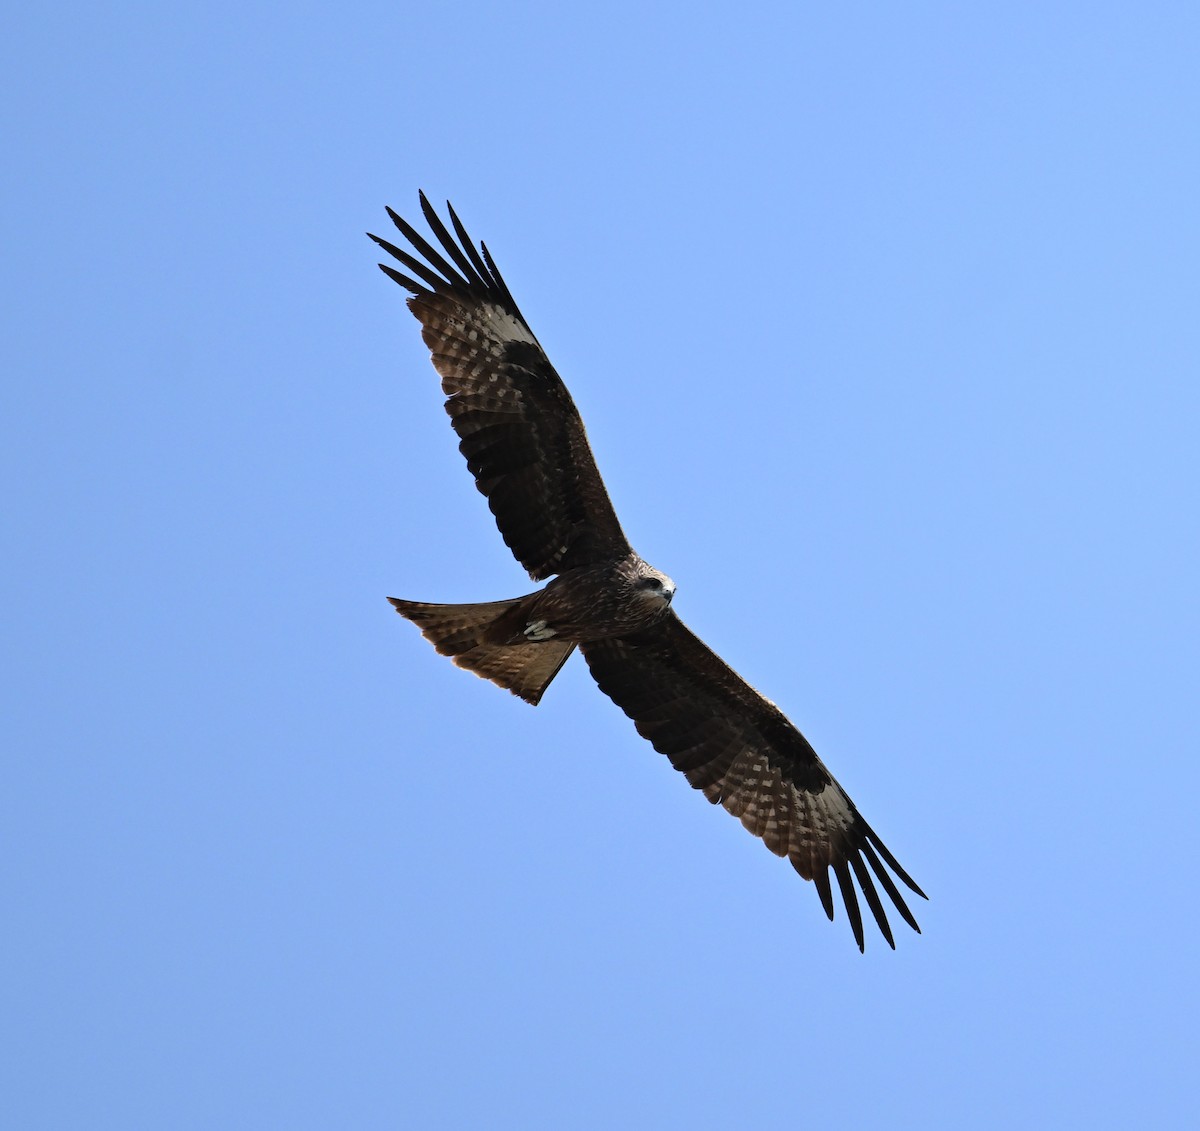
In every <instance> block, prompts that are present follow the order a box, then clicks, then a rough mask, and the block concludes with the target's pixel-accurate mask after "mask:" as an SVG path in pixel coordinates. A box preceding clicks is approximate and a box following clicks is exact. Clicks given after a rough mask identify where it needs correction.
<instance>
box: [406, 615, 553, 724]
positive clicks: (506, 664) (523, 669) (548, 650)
mask: <svg viewBox="0 0 1200 1131" xmlns="http://www.w3.org/2000/svg"><path fill="white" fill-rule="evenodd" d="M527 599H528V598H525V597H514V598H513V599H512V600H511V601H483V602H481V603H479V604H475V605H432V604H429V603H427V602H424V601H402V600H400V599H399V598H398V597H389V598H388V600H389V601H391V603H392V605H393V606H394V607H395V609H396V612H398V613H399V614H400V615H401V616H402V617H405V618H407V619H408V620H410V621H412V622H413V624H415V625H416V626H417V627H418V628H419V629H420V630H421V634H422V635H423V636H424V637H425V639H426V640H428V641H429V642H430V643H431V644H432V645H433V646H434V647H435V648H436V649H437V650H438V651H439V652H441V654H442V655H443V656H449V657H450V658H451V659H452V660H453V661H454V662H455V663H456V664H457V665H458V666H459V667H460V668H466V669H467V671H471V672H474V673H475V674H476V675H478V676H482V677H483V678H484V679H490V680H491V681H492V683H495V684H499V685H500V686H501V687H503V688H506V689H507V690H509V691H511V692H512V693H513V694H514V695H519V696H520V697H521V698H522V699H524V700H525V702H526V703H533V704H535V705H536V704H537V703H538V701H539V700H540V699H541V697H542V693H543V692H544V691H545V690H546V688H547V687H548V686H549V685H550V681H551V680H552V679H553V678H554V677H555V676H556V675H558V669H559V668H561V667H562V666H563V664H565V663H566V662H567V657H568V656H569V655H570V654H571V651H572V649H574V647H575V645H574V644H573V643H570V642H563V641H558V640H544V641H542V642H540V643H532V642H530V641H529V640H527V639H525V637H524V636H523V635H522V633H521V627H522V625H520V624H517V623H516V622H517V621H523V619H524V618H523V617H521V615H520V610H519V609H518V606H519V605H520V604H521V603H522V602H523V601H526V600H527ZM506 614H507V616H506ZM514 629H515V631H514ZM497 641H508V642H507V643H497ZM513 641H519V643H515V642H513Z"/></svg>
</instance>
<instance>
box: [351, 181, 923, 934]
mask: <svg viewBox="0 0 1200 1131" xmlns="http://www.w3.org/2000/svg"><path fill="white" fill-rule="evenodd" d="M447 209H448V212H449V219H450V224H451V226H452V228H453V233H452V232H451V231H450V229H448V228H447V226H446V224H445V223H444V222H443V221H442V219H441V218H440V217H439V216H438V214H437V212H436V211H435V210H434V209H433V208H432V207H431V206H430V204H429V201H428V200H426V198H425V195H424V194H423V193H422V194H421V210H422V212H423V213H424V214H425V219H426V221H427V222H428V224H429V227H430V229H431V231H432V233H433V237H434V239H435V240H436V242H437V244H438V245H440V250H439V248H438V247H436V246H434V244H433V243H431V242H429V241H428V240H426V239H425V238H424V237H423V236H422V235H421V234H420V233H419V232H418V231H417V230H416V229H415V228H414V227H413V226H412V225H411V224H409V223H408V222H407V221H405V220H404V219H402V218H401V217H400V216H398V215H396V213H395V212H393V211H392V210H391V209H390V208H389V209H388V215H389V216H390V217H391V218H392V222H393V223H394V224H395V225H396V227H397V228H398V229H399V230H400V233H401V234H402V235H403V237H404V239H405V240H406V241H407V243H408V245H409V248H410V250H405V249H403V248H400V247H396V246H395V245H393V244H391V243H388V241H387V240H383V239H380V238H379V237H378V236H371V238H372V239H373V240H374V241H375V242H376V243H377V244H378V245H379V246H380V247H381V248H383V250H384V251H386V252H387V253H388V254H389V255H391V256H393V257H394V258H395V259H396V260H397V261H398V262H399V264H400V266H401V267H402V268H403V270H396V269H395V268H394V267H391V266H388V265H385V264H382V263H381V264H380V267H381V268H382V270H383V271H384V272H385V273H386V274H387V275H388V276H389V277H390V278H392V279H394V280H395V281H396V282H397V283H399V284H400V286H402V287H403V288H404V289H405V290H407V291H409V292H410V294H411V296H412V297H411V298H409V299H408V306H409V309H410V310H412V312H413V314H414V315H416V317H417V320H418V321H419V322H420V323H421V328H422V336H423V337H424V339H425V344H426V345H427V346H428V347H429V349H430V350H431V351H432V354H433V366H434V368H435V369H436V370H437V372H438V374H439V375H440V376H441V379H442V389H443V391H444V392H445V393H446V411H447V412H448V413H449V414H450V422H451V424H452V425H453V427H454V430H455V432H457V433H458V437H459V445H458V446H459V450H460V451H461V452H462V454H463V455H464V456H465V457H466V460H467V466H468V467H469V468H470V470H471V474H472V475H474V477H475V483H476V486H477V487H478V488H479V490H480V491H481V492H482V493H483V495H484V496H485V497H486V498H487V500H488V505H489V506H490V507H491V510H492V513H493V515H495V518H496V525H497V526H498V527H499V529H500V533H501V535H502V536H503V538H504V541H505V543H507V545H508V547H509V549H510V550H512V552H513V555H514V556H515V557H516V559H517V560H518V561H519V562H520V563H521V565H522V566H524V567H525V569H526V570H528V571H529V576H530V577H531V578H533V579H534V580H537V581H544V580H546V579H547V578H549V579H551V580H550V581H549V584H547V585H546V586H545V587H543V588H542V589H539V590H537V591H536V592H534V593H530V594H528V595H527V596H524V597H515V598H513V599H511V600H507V601H485V602H482V603H479V604H468V605H435V604H429V603H426V602H422V601H404V600H398V599H396V598H390V600H391V602H392V604H393V605H394V606H395V608H396V611H397V612H399V613H400V614H401V616H404V617H406V618H407V619H408V620H410V621H412V622H413V623H414V624H416V625H417V626H418V627H419V628H420V630H421V632H422V633H423V634H424V636H425V638H426V639H427V640H429V641H430V642H431V643H432V644H433V645H434V647H435V648H436V649H437V650H438V651H439V652H441V653H442V654H443V655H445V656H449V657H450V658H451V659H452V660H453V661H454V662H455V663H456V664H457V665H458V666H459V667H462V668H466V669H467V670H468V671H472V672H475V674H476V675H480V676H482V677H483V678H484V679H488V680H491V681H492V682H493V683H496V684H499V686H501V687H504V688H507V689H508V690H509V691H511V692H512V693H513V694H514V695H518V696H520V697H521V698H522V699H524V700H525V701H526V702H527V703H532V704H536V703H537V702H538V701H539V700H540V699H541V697H542V694H543V692H545V690H546V687H547V686H548V685H549V683H550V681H551V680H553V679H554V677H555V675H556V674H557V673H558V670H559V669H560V668H561V667H562V666H563V664H564V663H566V661H567V658H568V657H569V656H570V655H571V653H572V652H573V651H574V650H575V649H576V648H578V649H579V651H580V652H581V653H582V654H583V658H584V660H585V661H586V662H587V665H588V668H589V669H590V670H591V673H592V676H593V677H594V678H595V680H596V683H597V684H599V686H600V690H601V691H603V692H604V693H605V694H606V695H607V696H609V698H611V699H612V700H613V702H615V703H616V704H617V706H618V707H620V708H621V710H623V711H624V712H625V713H626V714H627V715H628V716H629V717H630V718H631V719H632V720H633V722H634V725H635V726H636V727H637V730H638V733H639V734H641V735H642V736H643V737H644V738H647V739H649V740H650V742H651V744H652V745H653V746H654V748H655V749H656V750H658V751H659V752H660V753H662V754H665V755H666V756H667V757H668V758H669V759H670V760H671V764H672V765H673V766H674V767H675V769H677V770H679V771H680V772H681V773H682V774H683V775H684V777H686V778H687V780H688V782H689V783H690V784H691V785H692V786H693V787H694V788H695V789H698V790H701V791H702V792H703V793H704V796H705V797H707V798H708V800H709V801H711V802H712V803H714V804H717V803H719V804H721V805H722V806H724V808H725V809H727V810H728V811H729V812H730V813H732V814H733V815H734V816H735V817H740V818H741V821H742V824H743V825H745V826H746V828H747V829H749V830H750V832H751V833H753V834H754V835H755V836H757V837H761V838H762V840H763V841H764V843H765V844H766V846H767V847H768V848H769V849H770V850H771V851H772V852H774V853H775V854H776V855H777V856H786V857H787V858H788V860H790V861H791V863H792V867H794V868H795V869H796V871H797V872H799V873H800V875H801V876H803V877H804V879H806V880H812V882H813V884H814V886H815V887H816V889H817V894H818V895H819V896H820V898H821V904H822V906H823V907H824V909H825V914H826V915H827V916H828V917H829V918H830V919H833V916H834V902H833V891H832V887H831V884H830V877H829V873H830V871H832V872H833V878H834V880H835V881H836V883H837V886H838V888H839V890H840V892H841V897H842V902H843V904H844V905H845V909H846V916H847V918H848V919H849V921H850V926H851V929H852V930H853V932H854V938H855V941H856V942H857V943H858V948H859V950H862V949H863V946H864V942H863V919H862V913H861V911H860V908H859V899H858V891H857V890H856V888H855V881H857V888H858V890H861V892H862V895H863V897H864V898H865V900H866V902H867V906H868V907H869V908H870V911H871V914H872V916H873V917H874V919H875V922H876V923H877V924H878V926H879V930H880V931H881V932H882V934H883V937H884V938H885V939H886V940H887V942H888V944H889V945H890V946H891V947H892V948H893V949H895V945H896V944H895V941H894V939H893V938H892V930H891V927H890V926H889V924H888V919H887V914H886V912H885V909H884V901H883V899H882V898H880V894H879V889H880V888H882V890H883V893H884V894H885V895H886V896H887V898H888V899H889V900H890V901H891V902H892V904H893V905H894V906H895V909H896V910H897V911H898V912H899V913H900V916H901V918H902V919H904V921H905V922H906V923H907V924H908V925H909V926H910V927H912V929H913V930H914V931H918V932H919V931H920V928H919V927H918V926H917V921H916V919H914V918H913V915H912V912H911V911H910V910H909V909H908V906H907V905H906V904H905V902H904V897H903V896H902V895H901V893H900V890H899V887H898V886H897V884H896V882H895V880H894V879H893V878H892V874H894V875H895V876H896V878H897V879H899V880H900V882H901V883H902V884H904V885H905V886H906V887H908V888H910V889H911V890H912V891H913V892H915V893H916V894H917V895H920V896H922V897H923V898H924V894H925V893H924V892H922V891H921V889H920V888H919V887H917V885H916V884H915V883H914V882H913V880H912V879H911V878H910V877H909V875H908V873H907V872H905V871H904V869H903V868H901V867H900V865H899V863H897V861H896V858H895V857H894V856H893V855H892V854H891V852H889V851H888V849H887V848H886V847H885V846H884V844H883V842H882V841H881V840H880V839H879V837H878V835H877V834H876V833H875V831H874V829H872V828H871V826H870V825H868V824H867V822H866V821H865V820H863V818H862V816H861V815H860V814H859V812H858V810H857V809H856V808H855V806H854V803H853V802H852V801H851V800H850V798H849V797H848V796H847V795H846V792H845V790H843V789H842V787H841V786H840V785H838V783H837V781H836V780H835V779H834V777H833V775H832V774H830V772H829V771H828V770H827V769H826V768H825V764H824V763H823V762H822V761H821V759H820V758H818V757H817V754H816V751H814V750H813V748H812V746H810V745H809V743H808V741H807V739H805V737H804V736H803V735H802V734H801V733H800V731H799V730H797V729H796V727H795V726H793V725H792V723H791V722H790V721H789V720H788V719H787V718H786V717H785V715H784V714H783V712H782V711H780V709H779V708H778V707H777V706H775V704H774V703H772V702H771V701H770V700H769V699H767V698H765V697H764V696H763V695H761V694H759V692H757V691H755V690H754V688H752V687H751V686H750V685H749V684H748V683H746V681H745V680H743V679H742V678H741V677H740V676H739V675H738V674H737V673H736V672H735V671H733V670H732V669H731V668H730V667H729V666H728V665H727V664H726V663H725V662H724V661H723V660H722V659H721V658H720V657H719V656H718V655H717V654H716V653H715V652H713V651H712V650H711V649H710V648H709V647H708V646H707V645H706V644H704V643H703V642H702V641H701V640H699V639H698V638H697V637H696V636H695V635H694V634H693V633H691V632H690V631H689V630H688V629H687V627H686V626H685V625H684V623H683V621H681V620H680V619H679V617H678V616H676V615H675V611H674V609H673V608H672V598H673V597H674V596H675V583H674V582H673V581H672V580H671V579H670V578H669V577H668V576H667V575H666V574H665V573H662V572H661V571H659V570H657V569H655V568H654V567H653V566H651V565H650V564H649V563H648V562H645V561H643V560H642V558H641V557H639V556H638V554H637V553H636V552H635V551H634V549H633V548H632V547H631V546H630V544H629V541H628V540H627V539H626V537H625V534H624V532H623V531H622V529H621V524H620V523H619V522H618V521H617V516H616V512H615V511H614V510H613V506H612V503H611V502H610V501H609V498H608V492H607V491H606V490H605V488H604V482H603V480H601V478H600V472H599V471H598V470H597V468H596V463H595V460H594V459H593V458H592V451H591V448H590V447H589V446H588V441H587V436H586V434H585V432H584V428H583V421H582V420H581V419H580V416H579V412H578V410H577V409H576V408H575V404H574V402H573V401H572V400H571V395H570V394H569V393H568V392H567V387H566V385H564V384H563V381H562V378H560V377H559V375H558V373H557V372H555V369H554V366H552V365H551V364H550V360H549V359H548V358H547V357H546V354H545V353H544V352H543V350H542V347H541V346H540V345H539V344H538V340H537V338H536V337H535V336H534V333H533V331H532V330H531V329H530V328H529V324H528V323H527V322H526V321H525V318H524V316H523V315H522V314H521V311H520V310H519V309H518V307H517V304H516V303H515V302H514V301H513V297H512V294H511V293H510V292H509V289H508V287H507V285H506V284H505V282H504V280H503V278H501V276H500V272H499V271H498V270H497V269H496V265H495V263H494V262H493V261H492V257H491V256H490V255H489V254H488V250H487V247H486V245H484V244H480V245H479V247H478V248H477V247H476V246H475V244H474V243H473V242H472V240H471V238H470V237H469V236H468V235H467V232H466V229H465V228H464V227H463V225H462V222H461V221H460V220H459V218H458V216H457V215H456V214H455V212H454V209H453V208H451V207H450V206H449V205H447ZM889 869H890V873H889ZM877 884H878V887H877V886H876V885H877Z"/></svg>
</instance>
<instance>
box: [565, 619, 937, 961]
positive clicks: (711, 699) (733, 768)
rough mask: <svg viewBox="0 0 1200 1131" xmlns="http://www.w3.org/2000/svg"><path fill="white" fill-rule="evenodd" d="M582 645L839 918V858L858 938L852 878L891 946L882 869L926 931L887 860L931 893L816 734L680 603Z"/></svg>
mask: <svg viewBox="0 0 1200 1131" xmlns="http://www.w3.org/2000/svg"><path fill="white" fill-rule="evenodd" d="M580 651H581V652H582V653H583V655H584V658H585V659H586V660H587V663H588V667H589V668H591V672H592V676H593V677H594V678H595V680H596V682H597V683H598V684H599V685H600V690H601V691H603V692H604V693H605V694H606V695H607V696H609V698H611V699H612V700H613V702H615V703H616V704H617V706H619V707H620V708H621V709H622V710H623V711H624V712H625V713H626V714H627V715H628V716H629V717H630V718H631V719H633V721H634V723H635V724H636V725H637V729H638V733H639V734H641V735H642V736H643V737H644V738H648V739H649V740H650V742H651V743H652V744H653V746H654V748H655V749H656V750H658V751H659V752H660V753H662V754H665V755H666V756H667V757H668V758H670V760H671V764H672V765H673V766H674V767H675V768H676V769H677V770H680V771H681V772H682V773H683V774H684V776H685V777H686V778H687V780H688V781H689V782H690V783H691V784H692V785H693V786H694V787H695V788H696V789H699V790H702V791H703V792H704V795H705V797H707V798H708V799H709V801H711V802H713V804H716V803H717V802H720V803H721V805H723V806H724V807H725V808H726V809H728V810H729V812H730V813H732V814H733V815H734V816H735V817H740V818H741V820H742V824H743V825H745V826H746V828H747V829H749V830H750V832H752V833H753V834H754V835H755V836H757V837H761V838H762V839H763V841H764V842H765V843H766V845H767V847H768V848H769V849H770V850H771V851H772V852H774V853H775V854H776V855H777V856H786V857H787V858H788V859H789V860H790V861H791V862H792V866H793V867H794V868H795V869H796V871H797V872H799V873H800V875H802V876H803V877H804V878H805V879H806V880H812V881H813V883H814V884H815V885H816V888H817V892H818V893H819V895H820V897H821V904H822V906H823V907H824V908H825V914H826V915H828V916H829V918H830V919H832V918H833V892H832V889H831V886H830V882H829V872H830V870H831V869H832V871H833V875H834V879H835V880H836V881H837V885H838V888H839V889H840V890H841V895H842V902H843V903H844V904H845V907H846V915H847V917H848V918H849V920H850V926H851V928H852V929H853V931H854V938H855V940H856V941H857V943H858V948H859V950H862V949H863V946H864V941H863V921H862V913H861V911H860V909H859V903H858V894H857V892H856V891H855V880H857V882H858V887H859V889H861V891H862V894H863V896H864V897H865V899H866V901H867V906H868V907H869V908H870V909H871V913H872V915H873V916H874V918H875V922H876V923H878V924H879V929H880V931H882V932H883V937H884V938H885V939H887V941H888V944H889V945H890V946H891V947H892V948H893V949H895V946H896V944H895V940H894V939H893V938H892V930H891V927H890V926H889V925H888V920H887V914H886V913H885V911H884V905H883V900H882V899H880V897H879V892H878V889H877V888H876V886H875V881H876V880H877V881H878V883H879V886H880V887H881V888H883V890H884V892H885V893H886V894H887V896H888V898H889V899H890V900H891V902H892V903H893V904H894V905H895V907H896V910H897V911H899V912H900V915H901V917H902V918H903V919H904V921H905V922H906V923H907V924H908V925H909V926H910V927H912V929H913V930H914V931H917V932H918V933H920V927H918V926H917V921H916V919H914V918H913V915H912V912H911V911H909V909H908V907H907V905H906V904H905V902H904V898H903V896H901V894H900V891H899V889H898V888H897V886H896V883H895V881H894V880H893V879H892V877H891V876H890V875H889V874H888V871H887V869H888V868H890V869H891V870H892V872H894V873H895V875H896V876H897V877H898V878H899V879H900V880H901V881H902V882H903V883H904V884H905V885H907V886H908V887H909V888H911V889H912V890H913V891H914V892H916V893H917V895H919V896H921V897H922V898H924V897H925V893H924V892H923V891H921V889H920V888H919V887H917V885H916V884H915V883H914V882H913V881H912V879H911V878H910V877H909V875H908V873H907V872H905V871H904V869H903V868H901V867H900V865H899V864H898V863H897V862H896V858H895V857H894V856H893V855H892V854H891V853H890V852H889V851H888V850H887V848H885V847H884V845H883V842H882V841H881V840H880V839H879V837H878V836H877V835H876V834H875V831H874V830H873V829H872V828H871V826H870V825H868V824H867V822H866V821H864V820H863V819H862V817H861V816H860V814H859V812H858V810H857V809H856V808H855V807H854V803H853V802H852V801H851V800H850V798H849V797H847V796H846V793H845V791H844V790H843V789H842V787H841V786H840V785H838V783H837V782H836V781H835V780H834V778H833V776H832V775H831V774H830V773H829V771H828V770H827V769H826V768H825V766H824V764H823V763H822V762H821V760H820V758H818V757H817V755H816V752H815V751H814V750H813V748H812V747H811V746H810V745H809V743H808V740H807V739H805V737H804V736H803V735H802V734H801V733H800V732H799V731H798V730H797V729H796V728H795V727H794V726H793V725H792V724H791V722H789V721H788V719H787V717H786V716H785V715H784V714H783V712H782V711H780V710H779V708H778V707H776V706H775V704H774V703H772V702H771V701H770V700H769V699H766V698H764V697H763V696H762V695H760V694H759V693H758V692H757V691H755V690H754V688H752V687H751V686H750V685H749V684H748V683H746V681H745V680H744V679H742V678H741V676H739V675H738V674H737V673H736V672H735V671H733V669H732V668H730V667H729V666H728V665H727V664H726V663H725V662H724V661H723V660H722V659H721V658H720V657H719V656H718V655H717V654H716V653H715V652H713V651H712V649H710V648H709V647H708V646H707V645H706V644H705V643H704V642H703V641H701V640H700V639H699V638H698V637H697V636H696V635H695V634H694V633H692V632H691V631H689V630H688V628H687V627H685V625H684V624H683V622H682V621H681V620H680V619H679V618H678V617H677V616H675V614H674V613H668V614H667V616H666V617H664V618H663V619H662V620H661V621H659V622H657V623H656V624H655V625H654V626H653V627H651V628H649V629H646V630H645V631H643V632H641V633H639V634H637V635H635V636H625V637H614V638H610V639H606V640H598V641H595V642H593V643H589V644H581V645H580ZM885 865H886V867H885ZM872 873H873V874H874V879H872Z"/></svg>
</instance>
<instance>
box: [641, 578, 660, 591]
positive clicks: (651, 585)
mask: <svg viewBox="0 0 1200 1131" xmlns="http://www.w3.org/2000/svg"><path fill="white" fill-rule="evenodd" d="M642 584H643V585H644V586H645V587H646V588H647V589H661V588H662V582H661V581H659V580H658V578H657V577H647V578H646V580H645V581H643V582H642Z"/></svg>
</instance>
